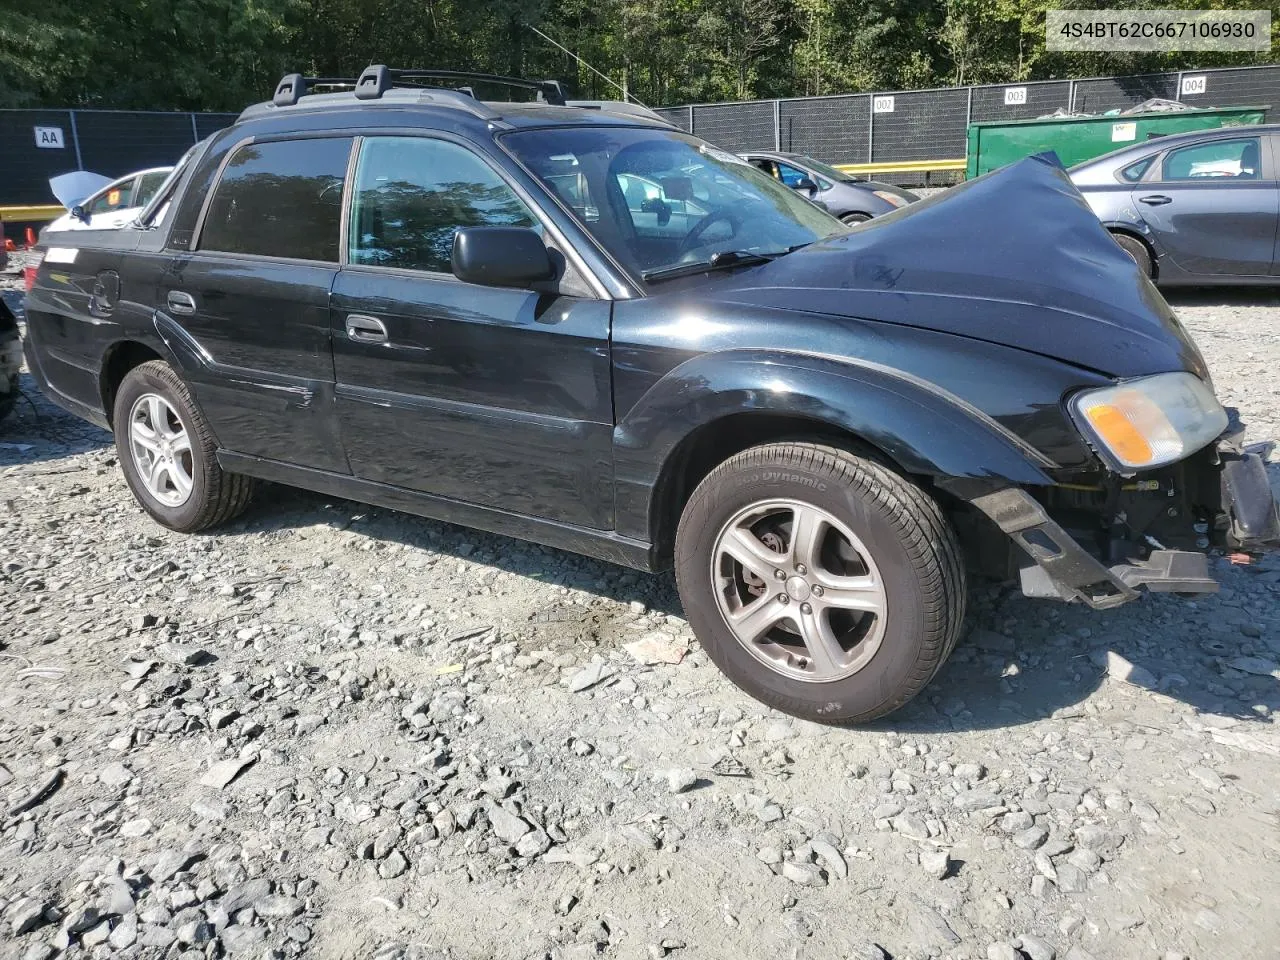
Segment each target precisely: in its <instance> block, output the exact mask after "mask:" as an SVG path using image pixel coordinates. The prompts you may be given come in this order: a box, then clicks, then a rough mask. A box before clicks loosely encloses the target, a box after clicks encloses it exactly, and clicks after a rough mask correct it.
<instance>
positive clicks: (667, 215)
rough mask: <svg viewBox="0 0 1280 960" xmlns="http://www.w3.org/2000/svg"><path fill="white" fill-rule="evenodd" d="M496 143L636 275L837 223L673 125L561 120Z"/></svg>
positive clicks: (742, 256)
mask: <svg viewBox="0 0 1280 960" xmlns="http://www.w3.org/2000/svg"><path fill="white" fill-rule="evenodd" d="M502 143H503V145H504V146H506V147H507V148H508V149H509V150H511V151H512V152H513V153H514V154H515V155H516V157H517V158H519V159H520V161H521V162H522V163H524V165H525V166H526V167H527V168H528V169H529V170H531V171H532V172H533V173H534V175H535V176H537V177H538V178H539V179H540V180H541V181H542V182H543V184H545V185H546V187H547V189H548V190H549V191H550V192H551V193H552V194H554V195H555V196H556V197H557V198H558V199H559V200H560V201H561V202H562V203H563V204H564V205H565V206H566V207H568V208H569V209H570V210H572V211H573V212H574V214H575V215H576V216H577V218H578V219H579V220H580V221H582V223H583V225H584V226H585V227H586V228H587V229H588V230H589V231H591V233H592V234H593V235H594V236H595V237H596V239H597V240H599V241H600V243H601V244H602V245H603V246H604V247H605V249H607V250H608V251H609V252H610V253H611V254H612V255H613V256H614V258H615V259H616V260H618V262H619V263H621V264H622V266H623V267H625V268H626V269H627V270H628V271H630V272H631V273H633V274H636V275H639V276H642V277H645V278H646V279H655V278H656V277H657V276H658V275H660V274H663V273H668V272H671V271H672V270H673V268H679V267H682V266H686V265H687V266H691V267H693V266H696V265H698V264H707V265H710V266H719V265H727V264H730V263H742V262H749V261H751V260H753V259H754V258H756V257H758V256H777V255H781V254H784V253H786V252H788V251H789V250H792V249H794V248H796V247H798V246H802V245H804V244H806V243H812V242H813V241H814V240H818V239H821V238H823V237H828V236H830V235H832V234H835V233H843V232H845V230H846V229H847V228H846V227H845V226H844V225H843V224H842V223H840V221H838V220H836V219H835V218H833V217H832V216H830V215H829V214H827V213H826V212H825V211H824V210H821V209H819V208H818V207H816V206H814V205H813V204H811V203H809V202H808V201H807V200H805V199H804V198H803V197H801V196H799V195H798V194H796V192H795V191H793V190H788V189H787V188H786V187H785V186H783V185H782V184H780V183H778V182H777V181H776V180H774V179H773V178H772V177H769V176H767V175H766V174H763V173H761V172H760V171H759V170H756V169H755V168H754V167H752V166H751V165H750V164H748V163H746V162H745V161H743V160H740V159H739V158H737V157H735V156H733V155H732V154H730V153H726V152H724V151H723V150H718V149H716V148H715V147H712V146H710V145H709V144H706V143H704V142H702V141H701V140H698V139H697V138H695V137H690V136H686V135H684V134H681V133H676V132H674V131H671V132H668V131H665V130H652V129H644V130H639V129H634V128H628V127H604V126H599V127H572V128H564V127H561V128H558V129H553V130H529V131H521V132H518V133H512V134H508V135H507V136H505V137H503V139H502ZM734 254H736V255H737V256H731V255H734Z"/></svg>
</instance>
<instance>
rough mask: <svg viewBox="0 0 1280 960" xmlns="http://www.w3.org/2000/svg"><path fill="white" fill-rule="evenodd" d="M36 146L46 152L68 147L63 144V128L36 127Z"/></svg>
mask: <svg viewBox="0 0 1280 960" xmlns="http://www.w3.org/2000/svg"><path fill="white" fill-rule="evenodd" d="M35 129H36V146H37V147H43V148H44V149H46V150H61V149H62V148H63V147H65V146H66V144H65V143H63V142H62V128H61V127H36V128H35Z"/></svg>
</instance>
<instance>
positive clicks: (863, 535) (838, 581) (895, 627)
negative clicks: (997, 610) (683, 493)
mask: <svg viewBox="0 0 1280 960" xmlns="http://www.w3.org/2000/svg"><path fill="white" fill-rule="evenodd" d="M675 567H676V582H677V585H678V587H679V590H680V598H681V601H682V602H683V604H684V608H685V612H686V615H687V616H688V618H689V623H690V625H691V626H692V627H693V630H694V633H695V634H696V635H697V636H698V639H699V640H700V641H701V643H702V646H703V648H704V649H705V650H706V651H707V655H708V656H710V657H711V659H712V660H713V661H714V662H715V663H716V665H717V666H719V667H720V669H721V670H722V671H723V672H724V673H725V675H726V676H728V677H729V679H730V680H732V681H733V682H734V683H735V684H737V685H738V686H739V687H741V688H742V689H743V690H745V691H746V692H747V693H749V694H751V696H753V697H755V698H756V699H758V700H760V701H762V702H764V703H766V704H768V705H769V706H772V707H775V708H777V709H779V710H782V711H783V712H785V713H789V714H792V715H794V716H797V717H802V718H804V719H807V720H816V721H820V722H823V723H835V722H865V721H868V720H873V719H875V718H877V717H882V716H884V715H886V714H889V713H892V712H893V711H895V710H897V709H898V708H899V707H901V706H902V705H903V704H905V703H906V702H907V701H908V700H910V699H911V698H912V697H914V696H915V695H916V694H917V693H919V692H920V690H921V689H923V688H924V686H925V685H926V684H927V683H928V682H929V681H930V680H931V679H932V678H933V676H934V674H935V673H937V671H938V669H939V668H940V667H941V665H942V663H943V662H944V661H945V660H946V658H947V656H948V655H949V654H950V652H951V649H952V647H954V645H955V642H956V639H957V638H958V636H959V633H960V625H961V622H962V620H963V619H964V608H965V598H966V593H965V578H964V567H963V565H962V562H961V559H960V548H959V544H958V543H957V541H956V537H955V534H954V532H953V531H952V530H951V527H950V525H949V524H948V523H947V521H946V519H945V517H944V516H943V514H942V511H941V510H940V509H939V507H938V505H937V503H936V502H935V501H934V500H933V499H932V498H930V497H929V496H928V495H927V494H926V493H925V492H924V491H922V490H921V489H920V488H919V487H917V486H915V485H914V484H912V483H911V482H909V481H908V480H906V479H904V478H903V477H901V476H899V475H898V474H896V473H894V472H893V471H892V470H889V469H888V468H886V467H884V466H882V465H880V464H878V463H875V462H873V461H871V460H868V459H865V458H863V457H858V456H854V455H853V454H850V453H847V452H845V451H843V450H838V449H836V448H833V447H828V446H822V445H818V444H811V443H775V444H768V445H765V446H760V447H753V448H752V449H750V450H746V451H744V452H742V453H740V454H738V455H737V456H734V457H732V458H730V459H729V460H727V461H725V462H724V463H722V464H721V465H720V466H719V467H717V468H716V469H715V470H713V471H712V472H711V473H710V474H709V475H708V476H707V478H706V479H705V480H703V481H702V483H701V484H699V486H698V489H697V490H696V491H694V494H693V496H692V497H691V498H690V500H689V503H688V504H687V506H686V507H685V510H684V513H683V515H682V516H681V518H680V525H679V528H678V530H677V533H676V545H675Z"/></svg>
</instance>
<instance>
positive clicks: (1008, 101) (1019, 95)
mask: <svg viewBox="0 0 1280 960" xmlns="http://www.w3.org/2000/svg"><path fill="white" fill-rule="evenodd" d="M1026 102H1027V88H1026V87H1005V88H1004V105H1005V106H1006V107H1020V106H1022V105H1023V104H1025V103H1026Z"/></svg>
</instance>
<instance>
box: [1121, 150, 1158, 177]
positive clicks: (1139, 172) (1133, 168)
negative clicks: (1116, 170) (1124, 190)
mask: <svg viewBox="0 0 1280 960" xmlns="http://www.w3.org/2000/svg"><path fill="white" fill-rule="evenodd" d="M1155 159H1156V158H1155V157H1154V156H1152V157H1143V158H1142V159H1141V160H1139V161H1138V162H1137V163H1131V164H1129V165H1128V166H1127V167H1125V168H1124V169H1123V170H1121V171H1120V179H1121V180H1124V181H1126V182H1128V183H1137V182H1138V181H1139V180H1141V179H1142V177H1143V175H1144V174H1145V173H1146V172H1147V171H1148V170H1150V169H1151V164H1152V163H1154V162H1155Z"/></svg>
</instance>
